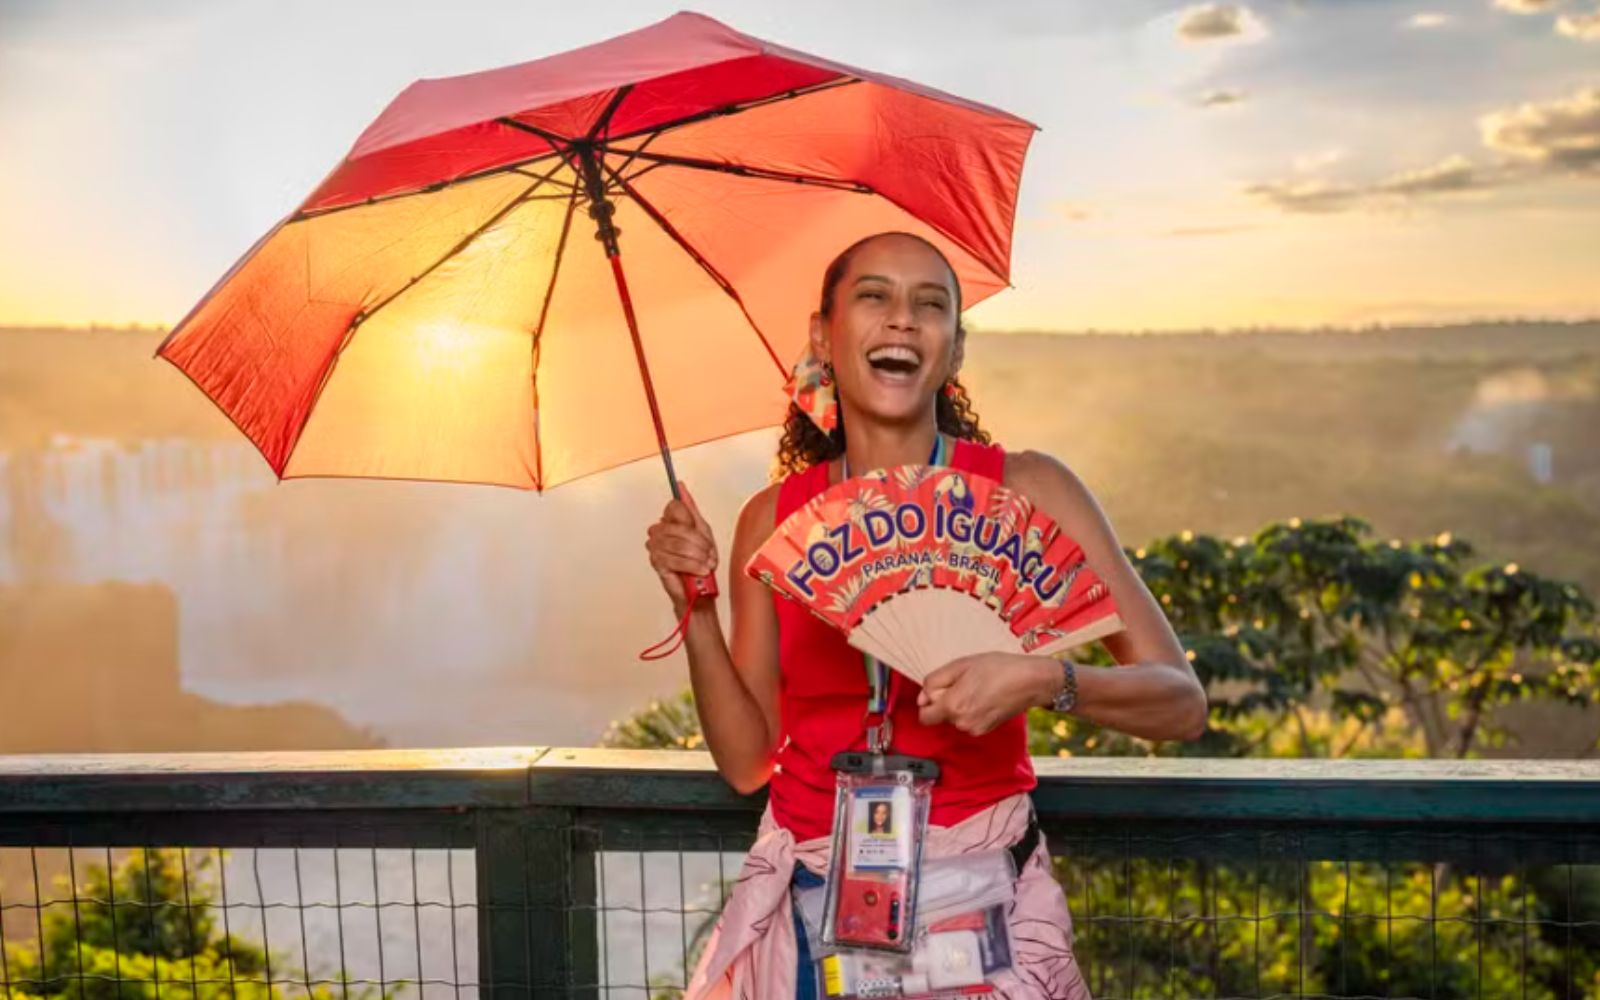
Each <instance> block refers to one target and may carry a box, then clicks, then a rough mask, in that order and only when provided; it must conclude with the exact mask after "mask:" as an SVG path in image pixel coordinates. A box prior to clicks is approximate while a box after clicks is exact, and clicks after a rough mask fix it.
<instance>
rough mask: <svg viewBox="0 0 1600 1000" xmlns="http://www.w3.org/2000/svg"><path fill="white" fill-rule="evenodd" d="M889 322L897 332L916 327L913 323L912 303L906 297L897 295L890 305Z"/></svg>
mask: <svg viewBox="0 0 1600 1000" xmlns="http://www.w3.org/2000/svg"><path fill="white" fill-rule="evenodd" d="M888 322H889V325H890V326H892V327H894V328H895V329H897V330H909V329H911V328H912V326H914V325H915V324H914V323H913V321H912V309H911V302H910V301H909V300H908V299H906V298H905V297H904V296H900V295H896V296H895V297H894V300H893V301H892V302H891V303H890V304H889V320H888Z"/></svg>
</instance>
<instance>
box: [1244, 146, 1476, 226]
mask: <svg viewBox="0 0 1600 1000" xmlns="http://www.w3.org/2000/svg"><path fill="white" fill-rule="evenodd" d="M1498 181H1499V176H1498V173H1497V172H1496V171H1493V170H1486V169H1485V168H1483V167H1479V166H1477V165H1475V164H1473V163H1472V161H1471V160H1468V159H1467V158H1466V157H1464V156H1459V155H1457V156H1451V157H1448V158H1447V159H1444V160H1441V161H1440V162H1438V163H1436V164H1434V165H1433V166H1431V167H1424V168H1422V169H1420V170H1408V171H1404V172H1401V173H1398V174H1394V175H1392V176H1390V177H1386V178H1384V179H1383V180H1380V181H1376V182H1374V183H1371V184H1350V183H1343V182H1334V181H1324V180H1305V181H1270V182H1266V183H1261V184H1253V185H1251V186H1250V187H1248V188H1246V189H1245V193H1246V194H1248V195H1251V196H1253V197H1255V198H1258V199H1260V200H1261V201H1264V202H1266V203H1267V204H1269V205H1271V206H1272V207H1274V208H1276V209H1278V210H1280V211H1283V212H1290V213H1294V214H1299V215H1330V214H1333V213H1336V212H1348V211H1351V210H1353V209H1358V208H1383V207H1393V206H1395V205H1399V204H1404V203H1406V202H1410V201H1415V200H1418V199H1421V198H1429V197H1435V196H1438V195H1447V194H1462V193H1465V192H1468V191H1475V190H1479V189H1483V188H1487V187H1491V186H1493V185H1494V184H1496V183H1498Z"/></svg>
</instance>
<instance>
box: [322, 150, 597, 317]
mask: <svg viewBox="0 0 1600 1000" xmlns="http://www.w3.org/2000/svg"><path fill="white" fill-rule="evenodd" d="M563 165H564V163H558V164H556V165H555V166H553V167H551V168H550V170H549V172H548V173H546V174H545V175H544V176H543V177H539V178H536V179H535V180H534V182H533V184H531V185H529V187H528V188H527V189H526V190H524V191H523V192H522V193H521V194H519V195H517V196H516V197H515V198H513V199H511V201H509V202H507V203H506V206H505V207H504V208H502V209H500V210H499V211H498V212H496V213H494V214H493V215H491V216H489V218H488V220H487V221H485V222H484V224H483V225H481V226H479V227H478V228H477V229H474V230H473V231H472V232H470V233H468V234H467V235H465V236H463V237H462V238H461V240H460V241H459V242H458V243H456V245H455V246H453V247H451V248H450V249H449V250H448V251H446V252H445V254H444V256H442V257H440V258H439V259H438V260H436V261H434V262H433V263H432V264H429V265H428V266H427V268H426V269H424V270H423V272H422V273H421V274H419V275H417V276H416V277H414V278H412V279H411V280H410V281H408V282H406V283H405V284H404V285H401V286H400V287H399V288H397V289H395V290H394V291H393V292H390V293H389V296H388V298H386V299H384V300H383V301H382V302H379V303H378V304H377V305H375V306H373V307H372V308H371V309H363V310H362V311H361V312H359V313H357V314H356V315H355V318H354V319H352V320H351V321H350V325H351V328H352V329H354V328H355V327H358V326H360V325H361V324H362V323H365V322H366V321H367V320H369V319H371V318H372V317H373V316H374V315H376V314H377V312H378V310H380V309H382V308H383V307H384V306H387V305H388V304H389V303H391V302H393V301H394V300H395V299H397V298H399V297H400V296H402V295H404V294H405V293H406V292H407V291H409V290H410V289H411V288H412V286H414V285H416V283H417V282H419V281H421V280H422V279H423V278H426V277H427V276H428V275H430V274H432V273H433V272H434V271H437V270H438V269H439V268H440V267H442V266H443V265H444V264H445V262H447V261H449V260H450V259H451V258H452V257H455V256H456V255H457V254H459V253H461V251H463V250H465V249H466V248H467V247H469V246H471V245H472V243H473V241H474V240H476V239H477V238H478V237H480V236H482V235H483V234H484V233H485V232H486V231H488V229H489V227H490V226H493V225H494V224H495V223H497V222H499V221H500V220H501V219H503V218H505V217H506V216H507V215H510V214H511V212H512V211H514V210H515V209H516V208H517V207H518V206H519V205H522V204H523V203H525V202H527V201H530V200H532V198H533V196H534V195H533V193H534V192H535V191H537V190H539V188H540V187H542V186H544V183H545V182H546V181H548V180H549V179H550V178H551V177H552V176H553V175H554V174H555V172H556V171H557V170H560V169H561V168H562V166H563ZM569 197H570V195H569Z"/></svg>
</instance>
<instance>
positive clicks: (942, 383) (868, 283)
mask: <svg viewBox="0 0 1600 1000" xmlns="http://www.w3.org/2000/svg"><path fill="white" fill-rule="evenodd" d="M961 301H962V300H961V286H960V282H959V280H958V278H957V275H956V273H955V271H954V270H953V269H952V268H951V266H950V264H949V262H948V261H947V260H946V258H945V257H944V256H943V255H942V254H941V253H940V252H939V251H938V249H937V248H936V247H934V246H933V245H932V244H930V243H928V242H927V241H925V240H923V239H921V238H919V237H916V236H913V235H910V234H906V233H881V234H878V235H876V236H872V237H869V238H867V239H864V240H861V241H859V242H857V243H855V244H853V245H851V246H849V247H847V248H846V249H845V250H844V251H843V252H841V253H840V254H839V255H838V256H837V257H836V258H835V259H834V261H833V262H832V263H831V264H830V265H829V267H828V268H827V270H826V273H825V274H824V278H823V283H822V295H821V301H820V303H819V305H818V308H817V310H816V312H815V313H814V314H813V315H812V317H811V325H810V342H809V353H808V355H807V357H806V358H804V359H802V361H801V363H800V364H799V365H798V366H797V368H796V373H795V379H794V381H793V382H792V383H791V387H792V392H793V393H794V396H795V402H794V404H793V405H792V406H791V407H790V410H789V415H788V420H787V422H786V425H785V431H784V436H783V439H782V443H781V445H780V447H779V452H778V463H777V464H778V470H777V471H778V473H779V474H780V476H781V478H780V479H779V480H778V481H777V482H775V483H773V484H771V485H769V486H768V487H767V488H765V489H763V490H762V491H760V492H759V493H757V494H755V495H754V496H753V497H751V498H750V499H749V500H748V501H747V502H746V503H745V505H744V509H743V510H742V511H741V513H740V516H739V522H738V525H737V527H736V528H735V531H734V539H733V552H732V559H731V560H730V561H731V563H732V567H731V568H732V570H733V572H731V573H730V576H729V580H728V593H729V596H730V599H731V607H732V617H733V622H732V630H731V636H726V637H725V636H724V633H723V630H722V624H721V622H720V620H719V619H718V612H717V609H716V606H715V604H713V603H710V602H701V603H699V604H696V605H694V607H693V609H692V611H690V612H689V626H688V631H687V637H686V646H687V649H688V654H689V672H690V678H691V681H692V683H693V686H694V693H695V700H696V704H697V707H698V710H699V713H700V721H701V726H702V729H703V730H704V733H705V738H706V746H707V748H708V749H709V750H710V751H711V754H712V757H713V759H714V760H715V761H716V764H717V767H718V769H719V770H720V771H721V773H722V775H723V777H724V778H726V779H727V781H728V782H729V783H730V784H731V785H733V787H734V788H736V789H738V790H740V791H742V792H747V793H748V792H752V791H755V790H756V789H758V788H760V787H761V786H762V785H770V798H769V806H768V810H767V813H766V815H765V816H764V817H763V818H762V823H761V833H760V836H759V837H758V840H757V845H756V847H755V849H754V850H753V851H752V852H751V855H750V858H749V859H748V860H747V861H746V865H745V871H744V873H743V874H742V875H741V877H740V880H739V884H738V887H737V889H736V891H735V892H734V894H733V897H732V898H731V899H730V901H729V904H728V907H727V909H726V911H725V912H724V914H723V916H722V919H721V921H720V922H719V924H718V931H717V936H716V938H715V940H714V941H713V942H712V943H711V944H710V945H709V946H708V947H707V948H706V950H705V952H704V958H703V959H702V962H701V965H700V969H699V971H698V972H697V974H696V977H695V979H694V981H693V983H691V985H690V989H689V993H688V995H689V996H690V997H702V996H725V995H756V996H772V997H777V996H788V995H793V994H794V991H795V990H796V984H797V983H798V984H802V989H801V992H802V994H803V993H804V989H803V984H805V983H807V982H809V979H808V976H809V974H810V959H809V952H808V947H807V944H806V937H805V934H804V933H803V932H802V931H801V930H798V929H797V927H796V925H795V924H794V923H793V922H792V921H790V920H789V919H788V918H787V916H784V917H780V918H778V919H774V916H775V913H774V907H779V908H785V907H786V905H787V901H788V894H787V892H785V891H784V890H785V888H786V887H787V885H788V883H789V882H790V881H791V879H792V880H793V882H794V883H795V884H796V885H798V886H805V885H808V884H812V883H814V882H815V880H816V879H817V878H818V877H819V875H820V874H821V873H822V872H825V871H826V870H827V869H828V867H829V863H830V862H829V858H828V847H829V843H830V837H829V833H830V826H831V823H832V822H833V819H834V794H835V775H834V773H833V771H832V770H831V761H832V759H833V756H834V754H836V753H838V752H840V751H855V750H864V749H866V748H867V744H868V734H867V732H866V729H865V726H864V722H863V709H864V708H866V707H871V708H872V709H873V711H874V712H878V711H881V713H882V717H883V719H884V720H885V723H886V729H889V730H890V731H892V733H893V743H892V746H893V750H894V752H896V753H899V754H906V755H910V756H913V757H920V758H925V759H929V760H933V761H935V762H937V764H938V766H939V781H938V783H937V785H936V786H935V787H934V789H933V793H932V803H931V809H930V815H929V822H930V827H929V833H928V837H927V839H926V841H925V844H924V855H925V856H927V857H939V856H942V855H948V854H963V853H969V852H973V851H979V850H988V849H1001V848H1009V849H1010V850H1011V851H1012V855H1013V858H1014V860H1015V861H1016V862H1017V869H1018V873H1019V874H1018V878H1017V882H1016V887H1015V893H1016V894H1015V901H1016V902H1015V906H1014V908H1013V911H1012V916H1011V923H1012V925H1013V927H1018V928H1020V927H1021V925H1022V924H1027V925H1028V930H1027V932H1026V933H1025V934H1024V933H1017V934H1015V935H1014V937H1015V942H1014V943H1015V956H1016V964H1015V966H1014V967H1013V968H1012V969H1011V970H1010V971H1008V972H1006V973H1003V975H1004V976H1005V977H1007V978H1005V979H1004V980H1003V982H1004V984H1005V987H1004V992H1005V994H1006V995H1008V996H1014V997H1066V998H1069V1000H1085V998H1087V997H1088V996H1089V993H1088V987H1087V985H1086V984H1085V983H1084V980H1083V976H1082V974H1081V972H1080V971H1079V969H1078V966H1077V962H1076V960H1075V958H1074V957H1073V952H1072V921H1071V916H1070V915H1069V913H1068V911H1067V905H1066V900H1065V899H1064V897H1063V896H1062V893H1061V890H1060V888H1059V887H1058V886H1057V885H1056V883H1055V881H1054V879H1053V877H1052V875H1051V869H1050V862H1049V853H1048V849H1047V848H1046V846H1045V845H1044V843H1043V837H1042V836H1041V835H1040V834H1039V831H1038V829H1037V826H1036V824H1035V823H1034V822H1033V819H1032V810H1031V806H1030V803H1029V798H1028V793H1029V792H1030V791H1031V790H1032V789H1033V787H1034V785H1035V779H1034V774H1033V768H1032V765H1031V762H1030V760H1029V757H1028V753H1027V725H1026V718H1025V716H1026V712H1027V710H1028V709H1029V708H1030V707H1034V706H1040V707H1043V706H1053V707H1055V708H1057V709H1058V710H1061V711H1072V712H1073V713H1075V714H1077V715H1079V716H1081V717H1083V718H1085V719H1089V720H1091V721H1094V722H1096V723H1099V724H1101V725H1105V726H1110V727H1113V728H1117V729H1121V730H1122V731H1124V732H1128V733H1131V734H1134V735H1137V736H1143V737H1147V738H1152V739H1190V738H1194V737H1197V736H1198V735H1199V734H1200V732H1201V731H1202V730H1203V728H1204V725H1205V716H1206V698H1205V693H1204V691H1203V690H1202V688H1201V686H1200V684H1199V681H1198V680H1197V679H1196V678H1195V675H1194V673H1193V670H1192V669H1191V668H1190V667H1189V664H1188V661H1187V660H1186V658H1185V657H1184V654H1183V650H1182V648H1181V646H1180V645H1179V644H1178V640H1177V638H1176V636H1175V635H1174V634H1173V631H1172V628H1171V626H1170V625H1169V624H1168V622H1167V620H1166V618H1165V616H1164V615H1163V614H1162V612H1161V609H1160V607H1159V605H1157V604H1156V602H1155V601H1154V600H1153V599H1152V598H1151V596H1150V592H1149V590H1148V589H1146V587H1145V586H1144V584H1143V582H1142V581H1141V580H1140V579H1139V577H1138V576H1137V575H1136V574H1135V572H1134V571H1133V568H1132V567H1131V565H1130V564H1129V562H1128V560H1127V557H1126V555H1125V554H1124V553H1123V551H1122V549H1121V546H1120V545H1119V544H1118V542H1117V539H1116V536H1115V534H1114V533H1113V532H1112V529H1111V526H1110V524H1109V523H1108V522H1107V521H1106V519H1105V516H1104V515H1103V514H1102V513H1101V511H1100V508H1099V506H1098V504H1097V503H1096V502H1095V500H1094V498H1093V496H1092V495H1091V494H1090V493H1089V491H1088V490H1087V489H1086V488H1085V487H1084V485H1083V484H1082V482H1081V481H1079V480H1078V478H1077V477H1076V476H1074V475H1073V474H1072V473H1071V472H1070V471H1069V470H1068V469H1067V468H1066V467H1065V466H1063V465H1061V464H1060V463H1059V462H1056V461H1055V460H1054V459H1052V458H1049V457H1048V456H1044V455H1040V454H1036V453H1032V452H1015V453H1013V452H1007V451H1005V450H1004V449H1002V448H1000V447H999V446H997V445H993V444H990V443H989V438H988V435H986V434H985V433H984V432H983V431H982V430H981V429H980V428H979V426H978V421H977V418H976V417H975V416H974V414H973V412H972V407H971V405H970V403H969V401H968V399H967V396H966V393H965V392H964V390H962V388H961V385H960V383H959V381H957V373H958V372H959V370H960V368H961V364H962V361H963V359H964V352H965V347H966V335H965V333H964V331H963V329H962V327H961V323H960V319H959V317H960V310H961ZM929 462H932V463H934V464H939V463H941V462H944V463H946V464H949V465H950V466H952V467H954V468H956V469H958V470H962V471H965V472H970V473H974V474H977V475H980V476H987V477H989V478H992V479H995V480H1001V481H1003V482H1004V483H1005V484H1006V485H1007V486H1010V487H1012V488H1014V489H1016V490H1017V491H1018V492H1020V493H1023V494H1025V495H1026V496H1028V497H1029V498H1030V499H1031V500H1032V501H1033V502H1034V503H1035V505H1036V506H1037V507H1038V509H1040V510H1043V511H1045V512H1047V513H1049V514H1050V515H1051V516H1052V517H1053V518H1054V519H1055V520H1056V521H1057V523H1059V524H1060V525H1061V529H1062V531H1063V532H1064V533H1066V534H1068V535H1070V536H1071V537H1072V538H1074V539H1075V540H1077V541H1078V542H1079V544H1080V545H1081V546H1082V547H1083V551H1084V554H1085V557H1086V559H1087V561H1088V563H1089V565H1090V567H1091V568H1092V569H1093V570H1094V571H1095V572H1096V573H1097V574H1098V575H1099V576H1100V578H1101V579H1102V580H1103V581H1104V582H1105V583H1106V585H1107V586H1108V587H1109V588H1110V591H1111V593H1112V596H1113V598H1114V599H1115V601H1116V605H1117V607H1118V608H1119V610H1120V612H1121V614H1122V616H1123V620H1124V621H1125V623H1126V625H1127V630H1126V631H1125V632H1123V633H1121V634H1118V635H1115V636H1110V637H1108V638H1107V639H1106V640H1104V641H1105V643H1106V646H1107V648H1108V649H1109V650H1110V652H1111V653H1112V655H1113V656H1114V657H1115V658H1116V660H1117V661H1118V663H1119V664H1121V666H1118V667H1112V668H1092V667H1084V666H1077V665H1075V664H1065V665H1063V664H1062V663H1061V662H1060V661H1057V660H1055V659H1053V658H1049V657H1043V656H1029V655H1020V654H1000V653H989V654H983V655H979V656H973V657H967V658H964V659H960V660H956V661H954V662H952V663H949V664H947V665H945V666H943V667H942V668H940V669H938V670H935V671H934V672H933V673H931V674H929V675H928V676H927V678H926V679H925V682H924V684H923V685H922V686H921V687H918V685H916V684H914V683H911V682H910V681H909V680H908V679H907V678H906V677H904V676H901V675H899V674H896V675H894V677H893V679H892V680H891V681H890V682H889V684H888V690H887V692H886V696H885V697H884V699H883V702H882V703H878V704H874V703H872V702H869V695H871V694H873V692H874V691H875V690H876V689H875V688H873V687H871V686H869V680H868V677H869V669H870V668H869V669H864V665H863V660H862V656H861V654H860V653H859V652H857V651H856V650H855V649H853V648H852V647H851V646H850V645H849V644H848V643H847V642H846V640H845V637H844V636H843V634H841V633H840V632H838V631H836V630H834V629H833V628H831V627H829V626H828V625H827V624H825V623H823V622H822V621H821V620H819V619H817V618H816V617H814V616H813V615H812V614H811V612H810V611H809V610H808V609H806V608H805V607H802V606H801V605H800V604H798V603H795V602H790V601H782V600H777V599H775V597H774V595H773V594H772V593H771V592H769V591H768V590H767V589H766V588H765V587H764V586H763V585H762V584H761V583H759V582H758V581H756V580H755V579H753V578H751V577H749V576H747V575H746V574H745V573H743V572H742V569H743V567H744V566H745V564H746V563H747V562H748V561H749V559H750V557H751V555H752V553H754V552H755V551H756V549H758V548H759V547H760V545H761V544H762V542H763V541H764V540H765V539H766V538H767V537H768V536H769V535H770V534H771V532H772V531H773V529H774V527H775V526H776V525H777V524H779V523H780V522H782V521H783V520H784V519H785V518H786V517H787V516H788V515H789V514H790V513H791V512H793V511H795V510H797V509H798V508H800V507H801V506H802V505H804V504H805V503H807V502H808V501H809V500H810V499H811V498H812V497H814V496H816V495H817V494H819V493H821V492H822V491H823V490H825V489H827V488H828V487H829V486H830V485H832V484H834V483H837V482H840V481H842V480H844V479H847V478H849V477H850V475H851V473H852V470H855V471H858V472H860V471H866V470H869V469H876V468H883V467H887V466H893V465H909V464H922V463H929ZM646 547H647V549H648V551H649V553H650V560H651V565H652V566H653V567H654V568H655V570H656V571H657V574H658V575H659V576H660V578H661V582H662V586H663V588H664V589H665V590H666V592H667V594H668V596H669V597H670V598H671V599H672V602H673V604H674V606H675V607H676V609H677V610H678V612H679V614H680V616H681V615H682V614H683V613H684V611H685V608H687V607H688V606H689V601H688V597H687V595H686V594H685V591H684V588H683V585H682V583H681V580H680V574H684V573H689V574H705V573H711V572H714V571H715V570H716V568H717V565H718V561H719V560H718V555H717V545H716V539H715V537H714V535H713V533H712V531H711V528H710V526H709V525H708V524H707V523H706V521H705V519H704V518H703V517H702V516H701V515H700V513H699V511H698V509H697V507H696V506H695V503H694V500H693V497H692V496H691V495H690V494H689V493H688V491H687V489H685V491H684V499H683V500H682V501H674V502H672V503H671V504H669V505H668V506H667V509H666V511H665V512H664V513H663V515H662V518H661V520H660V521H659V522H657V523H656V524H655V525H653V526H652V527H651V529H650V532H649V540H648V542H647V546H646Z"/></svg>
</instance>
